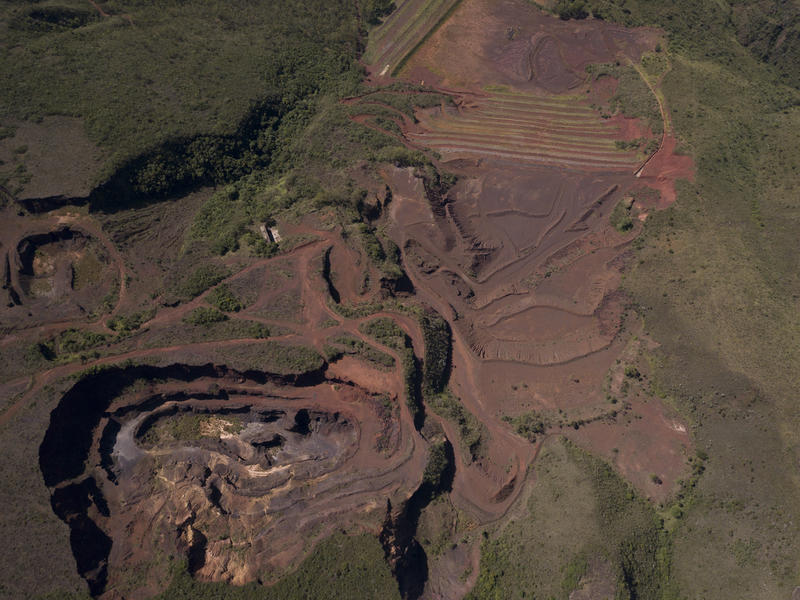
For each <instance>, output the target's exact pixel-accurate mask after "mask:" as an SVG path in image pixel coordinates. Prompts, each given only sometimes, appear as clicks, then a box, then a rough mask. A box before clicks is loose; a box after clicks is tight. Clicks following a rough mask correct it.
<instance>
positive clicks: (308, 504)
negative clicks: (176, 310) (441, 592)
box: [40, 365, 426, 598]
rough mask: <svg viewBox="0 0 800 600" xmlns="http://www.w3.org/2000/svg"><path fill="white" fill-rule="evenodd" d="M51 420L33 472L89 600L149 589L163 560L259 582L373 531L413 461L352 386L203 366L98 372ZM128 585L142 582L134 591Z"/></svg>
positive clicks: (381, 408) (417, 468)
mask: <svg viewBox="0 0 800 600" xmlns="http://www.w3.org/2000/svg"><path fill="white" fill-rule="evenodd" d="M145 371H146V372H145ZM144 378H147V379H149V380H150V382H151V383H150V384H149V385H148V386H147V388H148V389H147V390H146V391H139V392H136V391H133V392H132V391H131V389H134V390H135V389H136V386H131V385H129V384H130V383H131V382H133V381H136V380H140V381H141V380H142V379H144ZM153 382H155V383H153ZM67 414H69V415H71V417H72V419H71V422H70V420H69V419H66V422H65V421H64V420H61V419H60V418H59V417H60V416H62V415H67ZM53 419H54V420H53V422H51V426H50V428H49V430H48V433H47V435H46V437H45V440H44V442H43V443H42V446H41V449H40V464H41V467H42V471H43V474H44V476H45V481H46V483H47V485H48V486H49V487H50V488H51V490H52V504H53V508H54V510H55V512H56V514H58V515H59V517H60V518H62V519H63V520H64V521H65V522H66V523H67V524H68V525H69V526H70V529H71V540H72V546H73V551H74V553H75V557H76V560H77V565H78V570H79V572H80V573H81V575H83V576H84V577H85V578H86V579H87V581H88V582H89V584H90V589H91V592H92V594H93V595H97V596H104V597H119V594H122V595H123V596H124V597H126V598H137V597H147V596H148V595H150V594H152V593H153V592H156V591H158V590H159V585H158V582H159V581H161V582H163V581H164V579H165V578H166V577H167V572H168V571H167V570H168V568H169V564H168V563H169V561H165V560H163V559H164V558H165V557H168V556H173V557H175V558H177V559H182V560H185V561H186V564H187V567H188V570H189V572H190V573H191V574H192V575H193V576H195V577H197V578H199V579H202V580H213V581H227V582H230V583H235V584H243V583H246V582H250V581H257V580H265V579H266V580H268V579H269V576H270V573H278V572H280V570H282V569H284V568H285V567H286V566H287V565H289V564H291V563H293V562H294V561H296V560H297V559H298V558H300V557H301V556H302V555H303V554H304V553H305V552H306V551H307V550H308V549H309V547H310V545H309V542H311V543H313V541H314V540H315V539H319V538H321V537H323V536H324V535H326V534H328V533H330V532H331V531H332V530H333V528H334V526H337V527H345V526H348V525H354V524H355V525H362V526H368V527H370V528H372V529H374V530H377V529H378V528H379V527H380V524H381V518H382V512H383V511H382V508H383V507H385V506H386V503H387V501H389V502H391V501H395V502H397V503H398V504H402V503H403V502H404V501H405V500H406V499H407V498H409V496H411V495H412V492H414V490H415V489H417V488H418V487H419V478H420V477H421V474H422V471H423V468H424V461H425V455H426V450H425V446H424V444H415V443H414V439H413V438H412V437H411V433H410V432H409V431H408V430H407V429H406V427H410V423H403V422H401V419H400V417H399V411H397V410H392V411H390V414H389V415H387V412H386V406H385V401H384V400H383V399H381V402H378V401H376V399H375V398H374V396H373V395H372V394H370V393H369V392H368V391H367V390H365V389H363V388H360V387H358V386H356V385H352V384H343V383H333V382H330V381H327V380H325V379H324V378H323V379H322V380H320V381H318V382H317V381H310V382H305V383H303V382H301V383H297V382H294V383H292V382H289V381H287V380H285V379H282V378H280V377H277V376H270V375H268V374H261V381H260V382H258V381H255V380H253V379H250V378H246V377H244V376H242V375H241V374H239V373H234V372H231V371H228V370H226V369H224V368H215V367H211V366H210V365H206V366H204V367H189V366H174V367H171V368H155V367H132V368H129V369H128V370H125V369H111V370H109V371H107V372H103V373H100V374H98V375H95V376H92V377H89V378H86V379H83V380H81V381H80V382H79V383H77V384H76V385H75V386H74V387H73V389H72V390H70V391H69V392H68V393H67V394H66V395H65V396H64V398H63V399H62V401H61V404H60V405H59V407H57V408H56V410H55V411H54V412H53ZM414 433H416V432H414ZM378 439H380V440H381V444H380V445H379V444H377V443H376V441H377V440H378ZM81 469H82V470H81ZM140 571H146V572H147V573H148V581H152V582H153V583H151V584H147V585H144V586H142V585H141V584H139V585H137V586H134V585H133V583H132V581H131V580H132V578H133V577H134V575H135V574H136V573H137V572H140ZM106 590H108V591H106ZM119 590H128V591H125V592H120V591H119Z"/></svg>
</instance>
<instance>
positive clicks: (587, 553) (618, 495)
mask: <svg viewBox="0 0 800 600" xmlns="http://www.w3.org/2000/svg"><path fill="white" fill-rule="evenodd" d="M536 470H537V481H536V484H535V485H534V486H533V487H532V488H531V490H530V495H529V498H528V502H527V512H526V514H525V515H524V516H523V517H521V518H519V519H516V520H511V521H509V522H507V523H506V524H504V525H502V526H501V527H500V528H499V529H498V530H497V532H495V533H494V534H493V535H491V536H489V537H488V538H487V539H486V540H485V541H484V543H483V544H482V546H481V563H480V573H479V575H478V581H477V583H476V585H475V588H474V589H473V590H472V591H471V592H470V594H468V596H467V598H470V599H473V600H474V599H478V598H481V599H483V598H498V597H500V598H509V599H512V598H525V597H529V595H532V597H536V598H539V597H541V598H557V599H559V600H561V599H563V600H567V598H568V597H569V594H570V593H571V592H572V591H573V590H574V589H575V588H576V587H577V584H578V582H579V581H580V577H581V576H582V574H583V572H584V571H585V570H586V565H587V561H588V560H589V559H590V558H596V559H597V560H601V561H606V562H607V563H609V564H610V566H611V572H612V573H613V574H614V577H615V579H616V581H614V582H612V583H615V584H616V586H617V596H616V597H618V598H651V599H656V598H662V597H665V596H668V594H669V588H668V584H667V579H668V572H669V570H668V569H669V565H668V564H667V562H666V560H667V555H665V554H664V552H663V549H664V547H665V536H664V534H663V533H662V531H661V529H660V522H659V520H658V518H657V517H656V514H655V512H654V511H653V509H652V508H651V507H650V506H649V505H648V503H647V502H646V501H644V500H642V499H641V498H639V497H637V496H636V494H635V493H634V491H633V489H632V488H631V487H630V486H629V485H628V484H626V483H625V482H624V481H622V480H621V479H620V478H619V477H618V476H617V475H616V474H615V473H614V472H613V470H612V469H611V468H610V467H609V466H608V465H606V464H605V463H604V462H602V461H601V460H599V459H597V458H594V457H592V456H591V455H589V454H587V453H585V452H583V451H582V450H579V449H578V448H577V447H575V446H573V445H572V444H571V443H569V442H567V441H565V440H553V442H549V443H547V444H546V445H545V447H544V449H543V451H542V453H541V454H540V457H539V459H538V461H537V463H536Z"/></svg>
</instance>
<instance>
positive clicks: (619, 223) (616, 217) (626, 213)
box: [609, 200, 633, 233]
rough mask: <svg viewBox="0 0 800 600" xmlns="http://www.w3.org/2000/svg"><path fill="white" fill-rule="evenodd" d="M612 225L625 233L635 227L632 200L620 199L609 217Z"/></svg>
mask: <svg viewBox="0 0 800 600" xmlns="http://www.w3.org/2000/svg"><path fill="white" fill-rule="evenodd" d="M609 221H610V223H611V226H612V227H613V228H614V229H616V230H617V231H619V232H620V233H625V232H626V231H630V230H631V229H633V219H632V218H631V202H630V201H628V200H620V201H619V202H617V205H616V206H615V207H614V210H612V211H611V216H610V217H609Z"/></svg>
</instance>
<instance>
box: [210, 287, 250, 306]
mask: <svg viewBox="0 0 800 600" xmlns="http://www.w3.org/2000/svg"><path fill="white" fill-rule="evenodd" d="M208 302H209V303H210V304H213V305H214V306H215V307H217V308H218V309H219V310H221V311H222V312H239V311H240V310H242V308H243V305H242V301H241V300H239V298H237V297H236V295H235V294H234V293H233V292H232V291H231V290H230V288H229V287H228V286H227V285H225V284H224V283H223V284H222V285H219V286H217V287H216V288H214V289H213V290H211V292H210V293H209V294H208Z"/></svg>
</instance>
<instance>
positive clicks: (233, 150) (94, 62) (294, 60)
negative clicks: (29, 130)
mask: <svg viewBox="0 0 800 600" xmlns="http://www.w3.org/2000/svg"><path fill="white" fill-rule="evenodd" d="M371 6H372V7H373V8H372V9H370V10H369V12H368V15H370V16H368V18H372V19H374V18H377V17H376V15H380V14H383V13H384V12H385V11H386V10H387V9H388V6H386V4H385V3H381V2H373V3H372V4H371ZM103 9H104V10H105V11H106V12H107V13H109V14H110V15H111V16H109V17H101V16H100V15H99V12H98V11H96V10H95V9H93V8H92V7H91V6H87V5H86V4H84V3H82V2H76V1H75V0H65V2H63V3H62V5H61V6H57V7H55V6H40V5H33V6H31V4H28V3H5V4H4V5H3V6H2V7H0V11H1V12H0V15H2V20H3V22H4V23H7V24H8V26H7V27H6V28H5V29H4V37H5V40H6V42H7V43H6V44H5V45H4V46H3V49H2V54H0V75H2V79H3V81H5V82H6V86H5V87H6V93H5V94H4V95H3V97H2V101H0V116H2V117H20V118H36V117H38V116H42V115H48V114H66V115H75V116H79V117H83V118H84V119H85V122H86V129H87V132H88V133H89V137H90V138H91V139H92V140H93V141H95V142H96V143H98V144H100V145H101V146H103V147H104V148H106V151H107V152H108V153H109V154H110V157H109V160H108V164H107V169H106V174H108V173H110V172H111V171H112V170H113V169H116V168H117V167H122V168H121V169H120V170H119V171H118V174H119V173H120V172H124V171H127V172H128V173H127V176H126V179H127V180H128V181H129V182H130V183H131V184H133V185H134V186H135V187H138V189H139V190H141V191H142V192H145V193H164V192H166V191H167V190H169V189H171V188H174V187H175V185H176V184H181V183H183V184H185V183H187V182H188V181H190V180H193V181H198V180H199V181H203V180H206V181H208V180H213V181H218V180H219V179H226V178H230V177H231V176H235V175H237V174H242V173H243V172H244V170H245V169H246V168H247V167H249V166H253V165H255V164H258V163H259V162H262V161H263V160H264V158H263V157H264V156H266V159H267V160H268V159H269V156H270V153H271V151H273V150H275V143H274V142H275V137H276V135H275V132H276V130H277V129H279V127H280V123H281V122H282V120H283V119H284V118H285V119H286V120H287V121H290V122H291V123H290V124H288V128H289V129H291V128H293V127H294V126H296V124H297V122H298V120H302V119H303V118H304V117H305V116H306V115H307V114H308V109H309V106H310V105H312V104H313V103H314V98H313V96H314V95H315V94H316V93H318V92H320V91H322V92H330V91H336V90H339V89H340V87H341V86H342V84H343V82H346V83H345V85H349V86H353V85H356V84H357V83H358V81H359V78H360V75H359V72H358V69H357V68H356V67H355V62H354V60H353V59H354V57H355V56H356V54H357V48H358V46H359V43H360V42H359V28H360V22H359V18H358V15H357V13H356V8H355V7H354V6H353V5H352V4H351V3H347V2H343V1H335V2H332V3H331V2H316V3H315V4H313V6H312V5H309V4H304V5H303V6H299V5H294V4H292V5H287V4H285V3H280V2H275V1H269V2H265V3H260V4H259V5H257V6H254V5H250V4H247V3H242V2H234V3H223V2H206V3H203V4H202V5H201V6H197V7H194V9H193V10H191V11H187V10H186V8H185V6H184V5H183V4H182V3H180V2H176V1H168V2H162V3H159V4H158V5H154V4H150V3H146V2H135V3H133V4H131V3H130V2H128V3H120V2H118V1H117V0H110V1H108V2H105V3H103ZM265 40H269V43H265ZM12 49H13V50H12ZM153 64H158V65H159V68H158V69H153V68H152V65H153ZM233 65H235V68H231V67H232V66H233ZM72 73H80V74H81V76H80V77H74V76H68V74H72ZM264 98H270V99H269V100H268V101H264V100H263V99H264ZM237 124H238V127H237ZM154 148H155V150H153V149H154ZM144 153H149V155H148V156H147V158H144V159H141V158H137V157H140V156H142V155H143V154H144Z"/></svg>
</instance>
